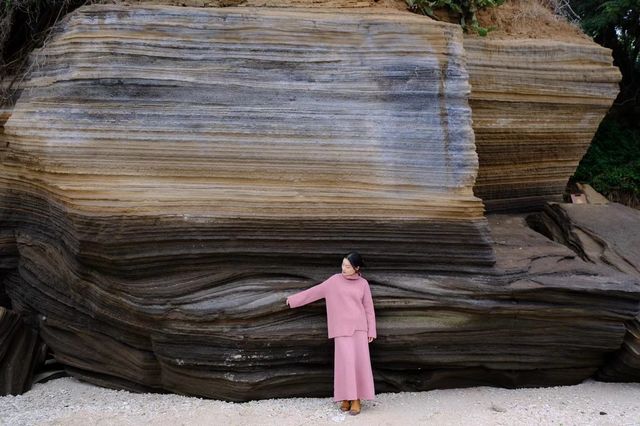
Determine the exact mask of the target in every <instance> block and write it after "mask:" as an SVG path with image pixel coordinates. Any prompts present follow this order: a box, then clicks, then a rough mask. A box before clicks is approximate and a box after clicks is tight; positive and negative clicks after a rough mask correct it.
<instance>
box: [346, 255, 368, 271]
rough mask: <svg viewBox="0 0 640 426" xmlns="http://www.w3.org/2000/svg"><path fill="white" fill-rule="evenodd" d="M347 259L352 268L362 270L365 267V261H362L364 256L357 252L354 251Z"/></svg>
mask: <svg viewBox="0 0 640 426" xmlns="http://www.w3.org/2000/svg"><path fill="white" fill-rule="evenodd" d="M345 259H347V260H348V261H349V263H350V264H351V266H353V267H354V269H355V268H362V267H363V266H364V260H362V256H360V253H358V252H357V251H352V252H351V253H349V254H347V255H346V256H345Z"/></svg>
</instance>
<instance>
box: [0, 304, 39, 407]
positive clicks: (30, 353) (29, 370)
mask: <svg viewBox="0 0 640 426" xmlns="http://www.w3.org/2000/svg"><path fill="white" fill-rule="evenodd" d="M45 355H46V348H45V345H44V343H43V342H42V340H41V339H40V337H39V335H38V330H37V327H34V326H33V325H30V324H27V322H25V320H24V318H23V316H22V315H20V314H18V313H16V312H13V311H11V310H9V309H7V308H3V307H2V306H0V395H18V394H21V393H23V392H26V391H28V390H29V389H31V383H32V377H33V373H34V371H35V369H36V368H37V367H39V366H40V365H41V364H42V363H43V362H44V357H45Z"/></svg>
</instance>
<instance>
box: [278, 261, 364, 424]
mask: <svg viewBox="0 0 640 426" xmlns="http://www.w3.org/2000/svg"><path fill="white" fill-rule="evenodd" d="M363 266H364V262H363V260H362V257H361V256H360V254H359V253H358V252H351V253H349V254H348V255H346V256H345V257H344V258H343V259H342V273H341V274H335V275H332V276H331V277H329V279H327V280H326V281H324V282H322V283H320V284H318V285H316V286H313V287H311V288H309V289H307V290H304V291H301V292H299V293H296V294H294V295H293V296H289V297H288V298H287V305H289V307H291V308H297V307H299V306H303V305H306V304H308V303H311V302H315V301H316V300H320V299H325V300H326V304H327V325H328V330H329V338H330V339H334V343H335V356H334V371H333V400H334V401H340V400H342V404H341V406H340V409H341V410H342V411H349V413H350V414H353V415H356V414H359V413H360V400H361V399H374V398H375V390H374V386H373V373H372V371H371V360H370V358H369V343H371V342H372V341H373V339H375V338H376V317H375V312H374V310H373V299H372V298H371V290H370V289H369V283H368V282H367V280H365V279H364V278H363V277H362V276H361V275H360V268H361V267H363Z"/></svg>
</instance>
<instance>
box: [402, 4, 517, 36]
mask: <svg viewBox="0 0 640 426" xmlns="http://www.w3.org/2000/svg"><path fill="white" fill-rule="evenodd" d="M405 1H406V2H407V4H408V5H409V9H410V10H411V11H413V12H418V13H422V14H423V15H427V16H430V17H432V18H434V19H438V18H437V17H436V16H435V13H434V10H436V9H446V10H448V11H450V12H453V13H454V14H456V15H457V16H459V19H460V25H461V26H462V28H464V30H465V31H468V30H472V31H474V32H476V33H478V34H479V35H481V36H486V35H487V34H488V33H489V31H491V30H492V28H484V27H481V26H480V24H478V18H477V17H476V13H477V12H478V11H479V10H481V9H486V8H488V7H495V6H500V5H501V4H502V3H504V2H505V0H405Z"/></svg>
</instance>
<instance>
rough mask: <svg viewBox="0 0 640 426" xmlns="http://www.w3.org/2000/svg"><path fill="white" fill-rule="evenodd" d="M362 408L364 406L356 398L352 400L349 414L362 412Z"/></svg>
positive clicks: (353, 414)
mask: <svg viewBox="0 0 640 426" xmlns="http://www.w3.org/2000/svg"><path fill="white" fill-rule="evenodd" d="M361 408H362V407H360V400H359V399H356V400H355V401H351V409H350V410H349V414H351V415H352V416H355V415H357V414H360V410H361Z"/></svg>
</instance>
